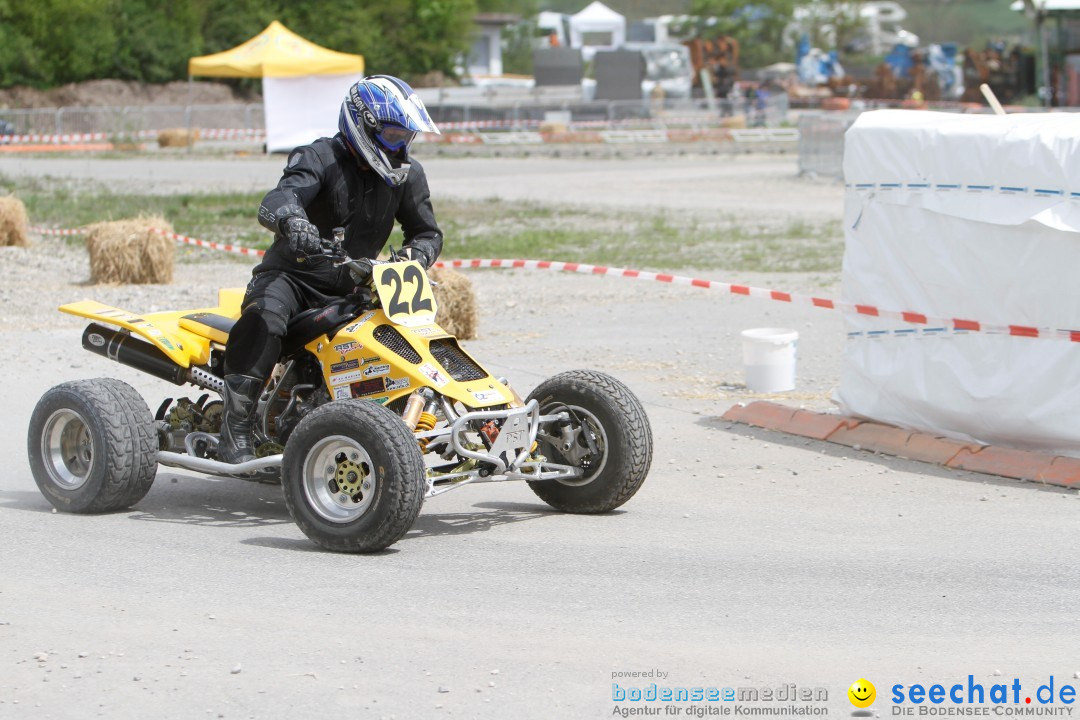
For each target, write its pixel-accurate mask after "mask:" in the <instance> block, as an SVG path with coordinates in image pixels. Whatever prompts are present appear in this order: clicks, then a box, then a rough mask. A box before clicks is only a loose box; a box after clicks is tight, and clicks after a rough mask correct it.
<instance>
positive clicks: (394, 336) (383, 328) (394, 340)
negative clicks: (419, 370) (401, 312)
mask: <svg viewBox="0 0 1080 720" xmlns="http://www.w3.org/2000/svg"><path fill="white" fill-rule="evenodd" d="M371 336H372V337H373V338H375V341H376V342H378V343H380V344H382V345H385V346H386V348H387V349H388V350H392V351H393V352H395V353H397V354H398V355H400V356H401V357H403V358H404V359H405V360H407V361H409V362H411V363H412V364H414V365H419V364H420V353H418V352H416V350H414V349H413V346H412V345H410V344H409V341H408V340H406V339H405V338H404V337H402V336H401V333H399V332H398V331H397V330H396V329H395V328H394V327H393V326H392V325H380V326H379V327H377V328H375V331H374V332H373V333H371Z"/></svg>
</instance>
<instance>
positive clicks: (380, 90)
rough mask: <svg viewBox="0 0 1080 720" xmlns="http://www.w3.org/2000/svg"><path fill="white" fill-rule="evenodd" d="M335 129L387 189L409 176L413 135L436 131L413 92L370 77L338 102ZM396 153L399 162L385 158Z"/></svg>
mask: <svg viewBox="0 0 1080 720" xmlns="http://www.w3.org/2000/svg"><path fill="white" fill-rule="evenodd" d="M338 129H340V130H341V134H342V135H343V136H345V142H347V143H348V144H349V146H350V147H351V148H352V149H353V150H354V151H355V152H356V154H357V155H358V156H359V157H361V158H363V159H364V162H366V163H367V164H368V165H369V166H370V167H371V169H372V170H374V171H375V172H377V173H378V174H379V176H380V177H382V179H383V180H385V181H386V184H387V185H389V186H390V187H397V186H399V185H401V184H402V183H404V182H405V180H406V179H407V178H408V177H409V163H408V158H409V146H410V145H412V141H413V138H414V137H416V133H418V132H433V133H438V132H439V129H438V128H437V127H435V123H434V122H432V120H431V117H430V116H429V115H428V112H427V110H426V109H425V108H424V103H423V101H422V100H421V99H420V98H419V97H418V96H417V94H416V93H415V92H414V91H413V89H412V88H411V87H409V86H408V84H407V83H405V82H404V81H402V80H398V79H397V78H395V77H390V76H389V75H372V76H370V77H366V78H364V79H363V80H360V81H359V82H357V83H356V84H355V85H353V86H352V87H351V88H349V94H348V95H346V96H345V100H344V102H342V103H341V115H340V116H339V117H338ZM398 152H400V153H401V161H400V162H392V161H391V160H390V158H389V157H387V153H391V154H397V153H398Z"/></svg>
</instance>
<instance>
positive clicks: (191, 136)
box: [157, 128, 199, 148]
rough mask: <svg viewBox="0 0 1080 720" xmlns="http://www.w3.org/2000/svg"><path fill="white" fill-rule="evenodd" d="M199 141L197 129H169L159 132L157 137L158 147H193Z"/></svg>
mask: <svg viewBox="0 0 1080 720" xmlns="http://www.w3.org/2000/svg"><path fill="white" fill-rule="evenodd" d="M198 139H199V131H198V129H197V128H193V129H191V130H188V129H187V128H169V129H168V130H159V131H158V136H157V144H158V147H163V148H164V147H191V146H192V145H194V144H195V141H196V140H198Z"/></svg>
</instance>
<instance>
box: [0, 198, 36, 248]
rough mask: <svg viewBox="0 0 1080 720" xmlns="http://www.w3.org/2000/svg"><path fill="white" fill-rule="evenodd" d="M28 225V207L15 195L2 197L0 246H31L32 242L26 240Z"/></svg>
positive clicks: (0, 199)
mask: <svg viewBox="0 0 1080 720" xmlns="http://www.w3.org/2000/svg"><path fill="white" fill-rule="evenodd" d="M28 225H29V221H28V220H27V218H26V206H25V205H23V204H22V201H21V200H19V198H17V197H15V196H13V195H9V196H7V197H0V245H2V246H5V247H6V246H11V245H15V246H17V247H26V246H27V245H29V244H30V241H29V240H27V238H26V233H27V226H28Z"/></svg>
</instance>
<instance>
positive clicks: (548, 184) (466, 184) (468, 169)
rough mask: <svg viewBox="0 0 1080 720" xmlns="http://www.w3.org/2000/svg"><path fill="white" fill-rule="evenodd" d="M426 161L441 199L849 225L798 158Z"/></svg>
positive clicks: (260, 180) (281, 160)
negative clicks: (799, 171) (800, 172)
mask: <svg viewBox="0 0 1080 720" xmlns="http://www.w3.org/2000/svg"><path fill="white" fill-rule="evenodd" d="M420 157H421V158H422V162H423V165H424V167H425V169H426V170H427V174H428V179H429V182H430V185H431V190H432V194H433V195H434V196H435V197H451V198H461V199H469V200H477V199H479V200H484V199H488V198H502V199H507V200H526V201H536V202H543V203H556V204H571V205H591V206H604V207H615V208H618V207H632V208H647V207H663V208H665V209H668V210H685V211H696V212H699V213H725V214H738V215H743V214H746V213H759V214H763V215H769V216H775V215H777V214H780V215H784V216H791V217H801V218H803V219H807V220H815V221H819V220H823V219H826V220H827V219H836V218H840V217H841V216H842V211H843V195H842V192H841V191H840V188H839V185H838V183H836V182H826V181H819V182H809V181H803V180H800V179H798V178H797V177H796V160H795V158H793V157H789V156H767V155H762V156H759V155H735V156H723V157H717V156H685V157H682V156H670V157H663V158H627V159H621V160H599V159H589V158H573V159H571V158H563V159H557V158H538V157H533V158H439V157H432V158H429V159H423V155H421V156H420ZM284 164H285V156H283V155H275V156H272V157H269V158H262V157H254V158H244V159H229V158H208V157H206V156H201V155H194V156H192V157H190V158H189V157H187V156H184V155H178V156H173V157H170V158H162V157H146V158H129V159H96V158H93V157H73V158H26V157H0V175H3V176H9V177H36V178H42V179H45V178H48V179H54V180H61V181H62V180H95V181H98V182H101V183H104V184H105V185H107V186H108V187H110V188H112V189H113V190H114V191H115V192H156V193H178V192H203V191H206V190H208V189H214V190H232V191H239V192H263V191H265V190H267V189H269V188H270V187H273V185H274V184H275V183H276V182H277V180H278V178H279V177H280V176H281V169H282V168H283V167H284Z"/></svg>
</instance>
